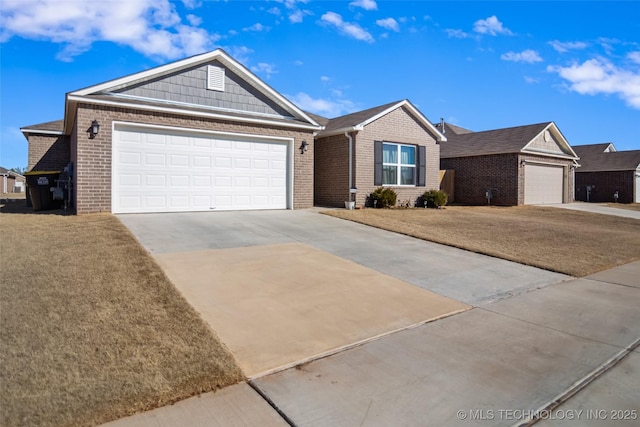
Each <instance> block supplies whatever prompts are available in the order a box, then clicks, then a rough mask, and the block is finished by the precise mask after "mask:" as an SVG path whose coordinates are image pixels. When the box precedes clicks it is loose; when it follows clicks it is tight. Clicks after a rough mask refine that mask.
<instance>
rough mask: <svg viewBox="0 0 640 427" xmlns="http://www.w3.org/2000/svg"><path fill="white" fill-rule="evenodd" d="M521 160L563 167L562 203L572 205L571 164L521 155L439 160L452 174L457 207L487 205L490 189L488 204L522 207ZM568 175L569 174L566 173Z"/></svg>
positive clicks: (522, 168)
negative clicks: (453, 172) (564, 181)
mask: <svg viewBox="0 0 640 427" xmlns="http://www.w3.org/2000/svg"><path fill="white" fill-rule="evenodd" d="M522 160H528V161H531V162H535V161H538V162H544V163H554V164H558V165H562V166H564V167H565V173H566V174H567V189H566V191H565V192H564V193H565V195H564V199H565V200H564V201H565V202H571V201H573V185H574V179H573V174H572V172H571V170H570V168H569V166H570V165H571V161H570V160H563V159H556V158H552V157H541V156H533V155H520V154H495V155H489V156H470V157H456V158H448V159H441V161H440V167H441V168H442V169H453V170H455V198H456V202H457V203H461V204H466V205H486V204H487V198H486V192H487V190H489V189H491V190H492V192H493V199H491V204H493V205H500V206H517V205H522V204H524V166H523V165H521V161H522ZM567 171H568V172H567Z"/></svg>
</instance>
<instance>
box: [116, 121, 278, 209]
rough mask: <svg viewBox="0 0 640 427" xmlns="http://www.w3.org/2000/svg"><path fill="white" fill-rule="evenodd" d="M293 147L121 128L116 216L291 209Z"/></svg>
mask: <svg viewBox="0 0 640 427" xmlns="http://www.w3.org/2000/svg"><path fill="white" fill-rule="evenodd" d="M287 170H288V166H287V142H286V141H274V140H263V139H259V138H258V137H254V138H245V137H237V136H227V135H217V134H216V135H203V134H196V133H188V132H184V133H183V132H168V131H166V130H155V129H141V128H134V127H120V128H116V130H115V132H114V136H113V167H112V172H113V175H112V211H113V212H114V213H139V212H188V211H209V210H214V209H215V210H247V209H286V208H287V207H288V206H287V205H288V203H287V189H288V185H287V177H288V173H287Z"/></svg>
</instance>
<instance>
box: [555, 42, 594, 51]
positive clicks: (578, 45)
mask: <svg viewBox="0 0 640 427" xmlns="http://www.w3.org/2000/svg"><path fill="white" fill-rule="evenodd" d="M549 44H550V45H551V47H552V48H554V49H555V50H556V51H557V52H560V53H565V52H569V51H570V50H580V49H584V48H586V47H587V46H589V45H588V44H587V43H585V42H561V41H558V40H552V41H550V42H549Z"/></svg>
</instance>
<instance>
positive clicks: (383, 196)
mask: <svg viewBox="0 0 640 427" xmlns="http://www.w3.org/2000/svg"><path fill="white" fill-rule="evenodd" d="M397 199H398V195H397V194H396V192H395V191H393V189H391V188H389V187H379V188H376V189H375V190H374V192H373V193H371V201H372V202H373V205H374V206H376V207H379V208H388V207H391V206H395V205H396V200H397ZM376 201H377V203H376Z"/></svg>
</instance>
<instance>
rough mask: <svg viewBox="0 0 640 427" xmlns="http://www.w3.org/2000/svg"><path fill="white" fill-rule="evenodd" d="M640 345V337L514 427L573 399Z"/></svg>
mask: <svg viewBox="0 0 640 427" xmlns="http://www.w3.org/2000/svg"><path fill="white" fill-rule="evenodd" d="M639 346H640V337H639V338H637V339H636V340H635V341H633V342H632V343H631V344H629V345H628V346H626V347H625V348H623V349H622V350H620V351H619V352H618V353H616V354H614V355H613V356H612V357H610V358H609V359H608V360H606V361H605V362H603V363H601V364H600V365H599V366H598V367H596V368H595V369H594V370H593V371H591V372H590V373H588V374H587V375H585V376H584V377H583V378H581V379H580V380H578V381H576V382H575V383H574V384H573V385H572V386H571V387H569V388H568V389H566V390H565V391H563V392H562V393H560V394H559V395H557V396H556V397H555V398H553V399H552V400H550V401H549V402H547V403H546V404H544V405H542V406H540V407H539V408H538V409H536V410H535V411H533V412H532V414H534V415H531V416H530V417H529V418H528V419H527V420H526V421H524V422H518V423H516V424H514V425H513V427H529V426H532V425H534V424H536V423H537V422H538V421H540V420H541V418H540V417H541V414H544V413H549V412H552V411H553V410H555V409H556V408H558V407H559V406H560V405H562V404H563V403H565V402H566V401H568V400H569V399H571V398H572V397H573V396H575V395H576V394H577V393H578V392H579V391H580V390H582V389H584V388H585V387H587V386H588V385H589V384H591V383H592V382H593V381H595V380H596V379H598V378H600V377H601V376H602V375H604V374H605V373H606V372H607V371H609V370H610V369H612V368H613V367H614V366H616V365H617V364H618V363H620V362H621V361H622V360H623V359H624V358H625V357H627V356H628V355H629V354H630V353H631V352H633V351H635V350H636V349H637V348H638V347H639Z"/></svg>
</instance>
